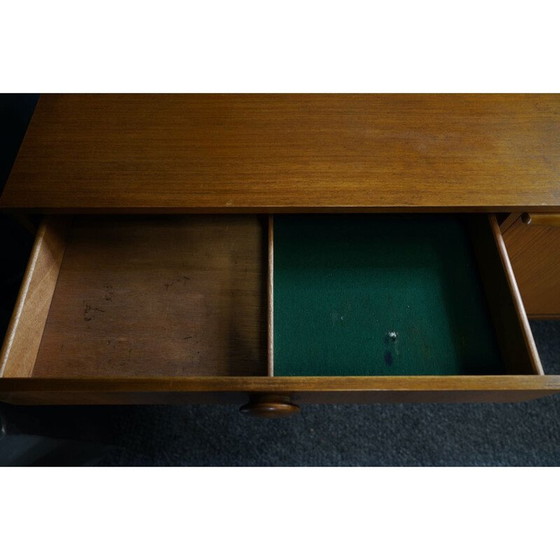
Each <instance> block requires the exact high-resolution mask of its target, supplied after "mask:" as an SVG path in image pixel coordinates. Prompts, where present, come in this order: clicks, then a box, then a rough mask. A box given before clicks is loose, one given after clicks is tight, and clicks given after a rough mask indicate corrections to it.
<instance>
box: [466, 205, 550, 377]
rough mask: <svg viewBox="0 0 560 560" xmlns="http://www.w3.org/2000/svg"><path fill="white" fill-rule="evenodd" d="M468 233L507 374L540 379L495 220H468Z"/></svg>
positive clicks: (540, 369) (535, 353)
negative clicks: (528, 375) (529, 375)
mask: <svg viewBox="0 0 560 560" xmlns="http://www.w3.org/2000/svg"><path fill="white" fill-rule="evenodd" d="M469 229H470V233H471V240H472V243H473V248H474V252H475V255H476V258H477V260H478V265H479V270H480V279H481V281H482V284H483V286H484V290H485V292H486V301H487V302H488V306H489V308H490V311H491V315H492V320H493V322H494V330H495V332H496V336H497V338H498V340H499V343H500V350H501V352H502V358H503V360H504V363H505V364H506V368H507V373H509V374H518V375H521V374H536V375H544V370H543V367H542V364H541V361H540V358H539V353H538V351H537V346H536V344H535V340H534V338H533V333H532V332H531V327H530V325H529V321H528V320H527V315H526V313H525V308H524V307H523V302H522V300H521V295H520V293H519V288H518V286H517V282H516V280H515V276H514V274H513V270H512V267H511V263H510V260H509V256H508V252H507V250H506V247H505V244H504V239H503V237H502V233H501V231H500V226H499V225H498V221H497V220H496V217H495V216H494V215H490V216H484V215H476V216H470V220H469Z"/></svg>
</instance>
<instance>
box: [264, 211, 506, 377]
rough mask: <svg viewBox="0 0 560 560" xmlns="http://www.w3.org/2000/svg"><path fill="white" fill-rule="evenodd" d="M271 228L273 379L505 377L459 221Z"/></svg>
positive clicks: (334, 220) (354, 220)
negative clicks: (276, 377)
mask: <svg viewBox="0 0 560 560" xmlns="http://www.w3.org/2000/svg"><path fill="white" fill-rule="evenodd" d="M274 223H275V226H274V333H275V335H274V373H275V375H325V374H326V373H327V372H328V374H330V375H356V374H361V375H411V374H415V375H461V374H467V375H472V374H489V375H496V374H499V373H501V372H503V371H504V364H503V361H502V357H501V354H500V349H499V344H498V340H497V338H496V335H495V332H494V329H493V325H492V319H491V314H490V310H489V308H488V305H487V304H486V300H485V297H484V292H483V286H482V283H481V281H480V278H479V274H478V267H477V264H476V259H475V255H474V251H473V250H472V246H471V243H470V239H469V236H468V232H467V228H466V226H465V224H464V220H463V219H462V218H461V217H460V216H458V215H433V216H425V215H414V214H408V215H388V214H387V215H371V214H369V215H368V214H362V215H290V216H277V217H276V218H275V222H274Z"/></svg>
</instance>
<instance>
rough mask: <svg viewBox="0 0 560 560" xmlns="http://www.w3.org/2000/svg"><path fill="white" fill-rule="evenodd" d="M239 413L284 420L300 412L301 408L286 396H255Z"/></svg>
mask: <svg viewBox="0 0 560 560" xmlns="http://www.w3.org/2000/svg"><path fill="white" fill-rule="evenodd" d="M239 412H241V413H242V414H247V415H249V416H259V417H261V418H282V417H284V416H291V415H292V414H296V413H297V412H299V406H297V405H295V404H293V403H292V402H290V398H289V397H287V396H285V395H255V396H254V397H251V400H250V401H249V402H248V403H247V404H245V405H243V406H242V407H241V408H240V409H239Z"/></svg>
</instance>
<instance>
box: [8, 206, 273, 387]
mask: <svg viewBox="0 0 560 560" xmlns="http://www.w3.org/2000/svg"><path fill="white" fill-rule="evenodd" d="M266 253H267V249H266V220H265V219H263V218H260V217H258V216H241V215H227V216H209V215H192V216H164V217H157V216H74V217H73V218H72V219H71V220H69V223H67V224H65V218H64V217H51V218H48V219H47V220H46V222H45V223H44V225H43V226H42V229H41V232H40V234H39V238H38V240H37V242H36V246H35V254H34V258H35V262H33V257H32V262H31V263H30V265H29V267H28V272H27V275H26V281H25V282H26V283H27V286H24V287H23V288H22V292H21V294H20V302H19V303H18V309H17V310H16V312H15V314H14V318H13V320H12V326H11V328H10V333H9V337H10V339H9V340H7V342H6V343H5V348H4V356H3V366H2V369H3V376H4V377H58V378H70V377H86V378H90V377H106V378H129V377H180V376H228V375H231V376H256V375H266V371H267V368H266V352H267V350H266V348H267V344H266ZM39 304H40V305H39Z"/></svg>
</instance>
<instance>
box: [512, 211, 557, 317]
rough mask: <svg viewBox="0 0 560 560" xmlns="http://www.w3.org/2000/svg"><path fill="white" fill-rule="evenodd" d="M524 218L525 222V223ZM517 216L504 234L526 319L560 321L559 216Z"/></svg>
mask: <svg viewBox="0 0 560 560" xmlns="http://www.w3.org/2000/svg"><path fill="white" fill-rule="evenodd" d="M524 218H525V219H524ZM526 221H528V220H527V218H526V217H523V216H520V217H518V219H517V220H516V221H515V223H514V224H513V225H511V226H510V227H509V228H508V229H507V230H506V231H505V232H504V241H505V243H506V246H507V250H508V253H509V257H510V259H511V264H512V267H513V270H514V272H515V278H516V279H517V283H518V285H519V290H520V292H521V296H522V298H523V303H524V305H525V309H526V311H527V315H529V317H531V318H534V319H558V318H560V214H556V215H547V214H545V215H543V216H539V215H534V216H533V219H532V220H530V223H525V222H526Z"/></svg>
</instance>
